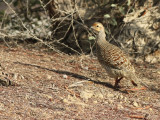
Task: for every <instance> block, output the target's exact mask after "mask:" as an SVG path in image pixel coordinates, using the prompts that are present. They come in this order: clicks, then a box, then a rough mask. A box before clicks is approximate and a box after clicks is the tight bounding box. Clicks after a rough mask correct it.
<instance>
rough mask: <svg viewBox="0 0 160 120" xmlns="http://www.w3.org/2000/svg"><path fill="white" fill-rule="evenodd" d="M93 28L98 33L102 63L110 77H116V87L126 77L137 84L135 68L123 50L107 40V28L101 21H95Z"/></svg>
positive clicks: (97, 44)
mask: <svg viewBox="0 0 160 120" xmlns="http://www.w3.org/2000/svg"><path fill="white" fill-rule="evenodd" d="M91 28H92V29H93V30H94V31H95V32H96V33H97V38H96V47H97V57H98V60H99V62H100V64H101V65H102V66H103V67H104V68H105V69H106V71H107V73H108V74H109V76H110V77H113V78H115V79H116V81H115V87H117V86H118V83H119V82H120V80H121V79H122V78H123V77H125V78H127V79H128V80H131V82H132V84H133V85H134V86H137V83H138V81H139V80H138V78H137V77H136V74H135V69H134V67H133V65H132V64H131V62H130V60H129V59H128V57H127V56H126V55H125V54H124V53H123V51H122V50H121V49H120V48H118V47H117V46H115V45H112V44H110V43H109V42H108V41H106V39H105V37H106V35H105V29H104V27H103V25H102V24H101V23H99V22H95V23H94V24H93V25H92V26H91Z"/></svg>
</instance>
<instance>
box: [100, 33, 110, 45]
mask: <svg viewBox="0 0 160 120" xmlns="http://www.w3.org/2000/svg"><path fill="white" fill-rule="evenodd" d="M106 43H108V41H106V34H105V31H100V32H99V33H98V35H97V44H98V45H103V44H106Z"/></svg>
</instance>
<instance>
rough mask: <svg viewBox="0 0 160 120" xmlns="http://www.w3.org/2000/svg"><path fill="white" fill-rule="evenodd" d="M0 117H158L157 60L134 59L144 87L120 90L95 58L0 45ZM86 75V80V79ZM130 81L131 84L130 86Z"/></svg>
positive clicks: (37, 119) (99, 119)
mask: <svg viewBox="0 0 160 120" xmlns="http://www.w3.org/2000/svg"><path fill="white" fill-rule="evenodd" d="M0 58H1V59H0V63H1V65H2V67H3V68H4V69H3V70H1V72H2V73H3V75H1V77H4V78H5V77H6V78H8V79H9V80H10V81H11V82H12V83H15V85H13V86H8V87H6V86H0V101H1V102H0V119H1V120H41V119H43V120H44V119H46V120H64V119H65V120H71V119H72V120H111V119H112V120H134V119H135V120H137V119H144V120H160V71H159V70H158V69H159V68H160V64H158V63H157V64H152V65H151V64H147V63H134V65H135V68H136V71H137V75H138V76H139V78H140V79H141V81H142V82H143V83H144V84H145V85H146V86H147V87H148V88H147V90H141V91H137V92H129V93H127V92H126V89H127V88H128V80H126V79H124V80H122V81H121V84H120V86H121V88H120V89H119V90H115V89H114V88H113V85H114V80H113V79H112V78H110V77H108V75H107V74H106V72H105V70H104V69H102V67H101V66H100V65H99V63H98V62H97V59H96V58H94V57H93V58H91V57H89V56H85V55H83V56H74V55H73V56H69V55H61V54H59V53H54V52H50V53H46V52H40V51H37V50H27V49H23V48H13V49H8V48H7V47H4V46H1V47H0ZM88 80H90V81H88ZM131 87H133V86H131Z"/></svg>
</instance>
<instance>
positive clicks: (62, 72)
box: [14, 62, 127, 93]
mask: <svg viewBox="0 0 160 120" xmlns="http://www.w3.org/2000/svg"><path fill="white" fill-rule="evenodd" d="M14 63H15V64H21V65H25V66H31V67H37V68H39V69H43V70H48V71H52V72H55V73H58V74H65V75H68V76H71V77H74V78H78V79H81V80H86V81H91V82H93V83H95V84H100V85H103V86H105V87H108V88H111V89H113V90H115V91H120V92H122V93H127V92H126V91H122V90H120V89H115V87H114V86H113V85H112V84H110V83H108V82H101V81H95V80H92V79H91V78H89V77H86V76H83V75H79V74H77V73H73V72H69V71H65V70H55V69H49V68H45V67H42V66H39V65H34V64H28V63H22V62H14Z"/></svg>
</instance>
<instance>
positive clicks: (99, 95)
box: [95, 93, 104, 99]
mask: <svg viewBox="0 0 160 120" xmlns="http://www.w3.org/2000/svg"><path fill="white" fill-rule="evenodd" d="M95 97H96V98H99V99H103V98H104V96H103V95H102V93H96V94H95Z"/></svg>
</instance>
